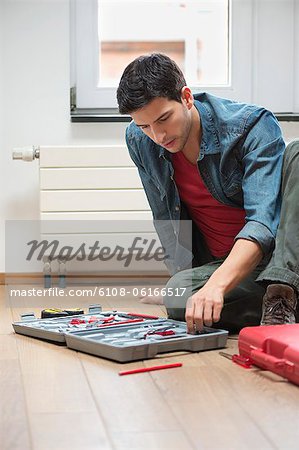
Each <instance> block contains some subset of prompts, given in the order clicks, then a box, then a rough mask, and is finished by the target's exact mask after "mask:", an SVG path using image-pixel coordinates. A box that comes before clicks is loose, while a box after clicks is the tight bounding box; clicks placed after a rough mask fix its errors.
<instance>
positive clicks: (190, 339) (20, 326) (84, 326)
mask: <svg viewBox="0 0 299 450" xmlns="http://www.w3.org/2000/svg"><path fill="white" fill-rule="evenodd" d="M93 308H94V307H93ZM99 308H100V307H98V309H97V310H94V309H93V310H92V311H90V313H89V314H82V315H76V316H69V317H67V318H65V317H59V318H52V319H35V318H34V317H33V316H32V315H29V316H28V315H25V316H23V320H22V321H21V322H15V323H13V327H14V330H15V332H16V333H20V334H25V335H27V336H32V337H36V338H39V339H44V340H48V341H52V342H56V343H62V344H63V343H66V345H67V346H68V347H69V348H71V349H74V350H78V351H81V352H85V353H90V354H92V355H96V356H100V357H104V358H108V359H112V360H114V361H119V362H129V361H137V360H140V359H148V358H153V357H155V355H157V354H158V353H163V352H171V351H191V352H199V351H202V350H211V349H216V348H222V347H225V345H226V341H227V335H228V332H227V331H224V330H217V329H213V328H205V329H204V331H203V332H201V333H198V334H194V335H192V334H187V331H186V323H185V322H179V321H175V320H170V319H165V318H155V317H153V316H146V315H142V314H137V313H136V314H135V313H123V312H119V311H108V312H107V311H105V312H101V310H100V309H99Z"/></svg>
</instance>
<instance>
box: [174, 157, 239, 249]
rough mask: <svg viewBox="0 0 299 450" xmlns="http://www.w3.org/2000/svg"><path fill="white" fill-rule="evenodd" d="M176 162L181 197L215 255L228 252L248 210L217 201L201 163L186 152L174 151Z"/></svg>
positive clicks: (175, 173) (175, 175)
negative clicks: (203, 177)
mask: <svg viewBox="0 0 299 450" xmlns="http://www.w3.org/2000/svg"><path fill="white" fill-rule="evenodd" d="M172 162H173V167H174V179H175V182H176V185H177V188H178V190H179V195H180V198H181V200H182V201H183V202H184V204H185V205H186V207H187V209H188V212H189V214H190V216H191V218H192V220H193V221H194V222H195V224H196V225H197V227H198V228H199V229H200V231H201V232H202V234H203V236H204V238H205V240H206V243H207V245H208V247H209V249H210V252H211V253H212V255H213V256H215V257H222V256H225V255H227V254H228V253H229V252H230V250H231V248H232V246H233V244H234V238H235V237H236V235H237V234H238V233H239V231H240V230H241V229H242V228H243V226H244V224H245V210H244V209H242V208H233V207H231V206H227V205H224V204H223V203H221V202H219V201H218V200H216V199H215V198H214V197H213V196H212V195H211V194H210V192H209V190H208V189H207V188H206V186H205V184H204V182H203V180H202V178H201V175H200V172H199V170H198V166H197V164H196V165H193V164H191V163H190V162H189V161H188V160H187V159H186V158H185V156H184V154H183V153H182V152H178V153H174V154H173V155H172Z"/></svg>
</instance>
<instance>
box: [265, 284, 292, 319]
mask: <svg viewBox="0 0 299 450" xmlns="http://www.w3.org/2000/svg"><path fill="white" fill-rule="evenodd" d="M296 297H297V296H296V293H295V291H294V289H293V288H292V287H291V286H288V285H286V284H270V285H269V286H268V288H267V291H266V294H265V295H264V298H263V312H262V320H261V325H283V324H291V323H295V322H296V319H295V314H296V305H297V298H296Z"/></svg>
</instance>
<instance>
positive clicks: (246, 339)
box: [239, 324, 299, 384]
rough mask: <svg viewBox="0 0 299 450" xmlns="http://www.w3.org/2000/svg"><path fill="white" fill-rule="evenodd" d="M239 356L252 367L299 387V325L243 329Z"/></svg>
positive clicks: (240, 336) (240, 335)
mask: <svg viewBox="0 0 299 450" xmlns="http://www.w3.org/2000/svg"><path fill="white" fill-rule="evenodd" d="M239 352H240V355H242V356H245V357H248V358H250V359H251V360H252V364H254V365H256V366H258V367H261V368H262V369H266V370H270V371H271V372H274V373H276V374H278V375H281V376H282V377H284V378H287V379H288V380H290V381H292V382H293V383H295V384H299V324H294V325H267V326H258V327H246V328H243V329H242V330H241V332H240V334H239Z"/></svg>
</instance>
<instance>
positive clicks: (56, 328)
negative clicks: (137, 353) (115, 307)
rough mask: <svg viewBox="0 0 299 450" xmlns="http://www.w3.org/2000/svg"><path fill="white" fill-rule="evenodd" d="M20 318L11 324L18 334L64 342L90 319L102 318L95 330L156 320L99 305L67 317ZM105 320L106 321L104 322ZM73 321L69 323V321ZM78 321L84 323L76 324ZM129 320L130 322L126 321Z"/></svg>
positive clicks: (82, 328)
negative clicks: (115, 317)
mask: <svg viewBox="0 0 299 450" xmlns="http://www.w3.org/2000/svg"><path fill="white" fill-rule="evenodd" d="M113 315H114V316H118V319H119V320H117V321H116V320H109V318H111V317H112V316H113ZM21 318H22V320H21V321H19V322H14V323H13V324H12V326H13V329H14V331H15V332H16V333H18V334H23V335H25V336H31V337H35V338H38V339H42V340H46V341H49V342H55V343H59V344H64V345H65V344H66V340H65V334H66V333H73V332H78V331H85V330H88V329H90V328H92V327H93V325H92V323H94V322H92V323H89V322H90V320H92V319H93V318H94V319H99V321H100V322H101V320H102V319H103V322H104V323H102V324H101V323H100V324H98V327H97V330H99V329H102V328H105V327H107V328H109V327H114V326H123V325H127V326H129V325H131V324H134V323H144V322H152V321H155V320H158V319H159V318H158V317H155V316H149V315H144V314H138V313H126V312H122V311H102V308H101V306H100V305H90V307H89V313H88V314H76V315H74V316H71V315H70V316H67V317H53V318H47V319H37V318H36V317H35V315H34V313H26V314H22V315H21ZM105 320H106V323H105ZM72 321H73V322H75V323H74V324H70V322H72ZM78 321H82V322H83V321H84V322H85V323H80V324H76V322H78ZM128 322H131V323H128Z"/></svg>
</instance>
